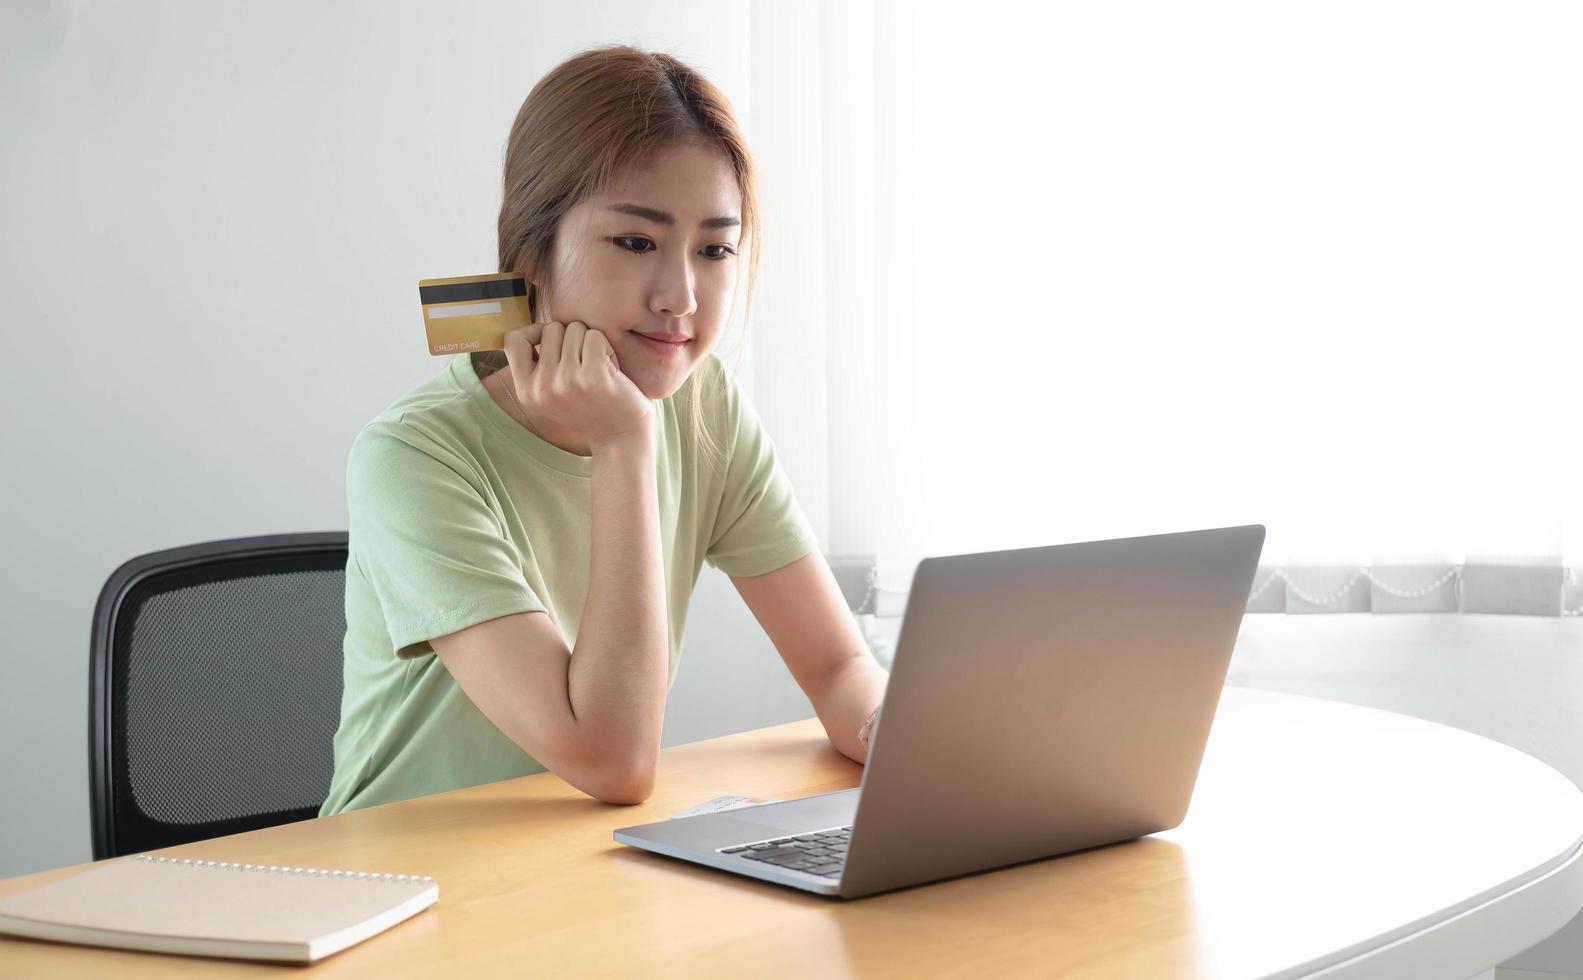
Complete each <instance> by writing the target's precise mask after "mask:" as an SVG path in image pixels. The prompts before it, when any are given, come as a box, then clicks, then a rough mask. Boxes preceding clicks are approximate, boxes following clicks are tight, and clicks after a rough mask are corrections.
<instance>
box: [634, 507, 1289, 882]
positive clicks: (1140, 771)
mask: <svg viewBox="0 0 1583 980" xmlns="http://www.w3.org/2000/svg"><path fill="white" fill-rule="evenodd" d="M1263 547H1264V526H1263V525H1262V524H1252V525H1247V526H1242V527H1227V528H1217V529H1211V530H1203V531H1187V532H1182V533H1178V534H1158V535H1150V536H1146V537H1135V538H1118V539H1114V540H1109V541H1089V542H1081V543H1076V544H1062V545H1053V546H1049V547H1041V548H1019V549H1016V550H1011V551H992V552H984V553H980V554H971V555H951V556H945V557H936V558H925V559H924V560H923V561H922V562H920V563H919V565H918V568H917V570H916V571H915V572H914V573H913V580H912V588H911V591H910V592H909V594H908V597H907V607H906V610H905V613H904V615H903V617H902V624H901V633H900V635H899V636H898V638H897V641H896V654H895V658H894V662H893V664H892V667H891V673H890V681H889V682H888V685H887V687H886V691H885V709H884V711H883V712H881V717H880V720H879V722H878V723H876V725H875V727H874V732H873V735H872V736H871V738H870V741H869V750H868V762H867V765H866V766H865V767H864V769H863V778H862V783H861V784H860V785H859V786H858V787H857V788H856V789H848V790H841V791H839V792H835V793H824V794H821V795H819V796H809V797H804V798H803V799H798V800H790V801H787V802H784V803H767V804H761V805H758V806H752V807H743V808H740V809H736V810H730V811H726V812H721V813H709V814H703V815H699V816H692V817H680V818H676V819H673V820H662V821H660V822H658V823H647V824H641V825H638V826H634V827H623V828H621V829H620V830H617V831H616V832H615V839H616V840H617V841H618V842H620V843H622V844H630V845H632V846H633V847H641V848H644V849H646V850H650V851H654V852H656V853H659V854H664V855H667V856H669V857H673V858H682V859H683V860H687V861H694V862H697V863H698V864H705V865H708V866H709V867H711V868H719V869H720V870H722V871H734V872H736V873H737V874H741V875H748V876H749V877H753V878H761V879H763V880H765V881H772V882H775V883H776V884H779V885H789V886H791V887H793V888H801V889H803V890H805V891H811V892H817V893H818V894H821V895H837V896H840V897H842V898H857V897H859V896H863V895H872V894H874V893H876V892H883V891H889V890H891V889H895V888H904V887H907V886H909V885H918V884H923V883H925V882H932V881H939V880H941V879H943V878H952V877H956V876H958V875H964V874H972V873H974V872H979V871H988V870H990V869H993V868H1001V867H1005V866H1007V865H1011V864H1019V863H1022V862H1025V861H1032V860H1037V859H1040V858H1048V857H1054V856H1056V855H1059V854H1066V853H1069V852H1071V851H1077V850H1082V849H1085V848H1091V847H1099V846H1101V845H1105V844H1113V843H1116V842H1118V841H1126V840H1131V839H1133V838H1136V837H1141V836H1143V835H1144V834H1152V833H1156V832H1158V831H1162V830H1169V829H1171V828H1172V827H1175V826H1177V825H1178V824H1180V823H1181V822H1182V819H1183V818H1184V817H1185V816H1186V815H1187V805H1188V801H1189V800H1190V798H1191V797H1192V794H1193V784H1194V783H1195V782H1196V781H1197V779H1198V767H1199V763H1200V761H1201V760H1202V759H1203V754H1204V744H1205V742H1206V740H1207V739H1208V737H1209V728H1210V723H1211V722H1212V721H1213V720H1214V716H1215V710H1216V707H1217V706H1218V705H1219V703H1220V691H1221V688H1222V687H1223V686H1224V685H1225V681H1226V671H1227V669H1228V667H1229V666H1230V663H1231V652H1232V648H1233V647H1234V646H1235V645H1236V639H1237V631H1238V629H1239V627H1240V625H1241V622H1242V614H1243V612H1244V611H1245V610H1246V608H1247V603H1248V595H1249V592H1250V590H1251V589H1252V586H1253V576H1254V573H1255V572H1256V570H1257V568H1258V561H1259V554H1260V552H1261V551H1262V550H1263Z"/></svg>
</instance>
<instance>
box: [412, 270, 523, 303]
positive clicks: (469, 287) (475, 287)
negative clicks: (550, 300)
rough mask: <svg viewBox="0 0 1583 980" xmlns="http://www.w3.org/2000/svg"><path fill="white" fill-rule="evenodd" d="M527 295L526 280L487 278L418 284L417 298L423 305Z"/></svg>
mask: <svg viewBox="0 0 1583 980" xmlns="http://www.w3.org/2000/svg"><path fill="white" fill-rule="evenodd" d="M526 295H528V284H527V281H526V280H524V279H522V278H520V277H519V278H516V279H488V280H485V281H484V282H453V283H450V284H449V285H445V286H419V287H418V298H419V299H421V300H422V301H423V305H424V306H430V305H432V304H434V303H465V302H469V301H477V300H483V299H505V298H506V297H507V296H526Z"/></svg>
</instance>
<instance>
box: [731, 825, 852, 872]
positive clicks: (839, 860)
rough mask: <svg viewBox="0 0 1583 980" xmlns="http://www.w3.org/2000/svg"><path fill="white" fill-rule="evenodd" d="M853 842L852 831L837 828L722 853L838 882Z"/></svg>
mask: <svg viewBox="0 0 1583 980" xmlns="http://www.w3.org/2000/svg"><path fill="white" fill-rule="evenodd" d="M851 838H852V828H851V827H835V828H833V829H831V830H818V831H815V832H813V833H811V834H798V835H797V836H796V837H776V838H774V839H772V840H762V841H754V842H753V843H751V844H738V845H737V846H735V847H722V848H719V849H718V850H719V852H720V853H721V854H736V855H738V856H740V857H744V858H747V859H748V860H749V861H763V862H764V863H765V864H775V865H779V866H780V867H782V868H791V869H792V870H794V871H806V872H808V873H809V874H811V875H820V876H821V877H825V878H834V877H837V876H838V875H840V874H841V866H842V865H843V864H845V863H846V846H847V842H848V841H850V840H851Z"/></svg>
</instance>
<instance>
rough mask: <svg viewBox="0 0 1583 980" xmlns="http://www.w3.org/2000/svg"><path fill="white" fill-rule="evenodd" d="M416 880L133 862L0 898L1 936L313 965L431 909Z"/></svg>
mask: <svg viewBox="0 0 1583 980" xmlns="http://www.w3.org/2000/svg"><path fill="white" fill-rule="evenodd" d="M439 897H440V886H439V885H438V884H437V883H436V882H435V881H434V879H433V878H430V877H427V876H420V875H394V874H375V873H372V872H365V871H331V870H325V869H318V868H283V867H275V866H273V865H263V864H232V863H228V862H225V861H191V860H184V859H178V858H162V857H152V856H150V855H147V854H139V855H136V856H134V857H127V858H117V859H114V860H110V861H101V862H99V863H97V864H95V865H93V866H92V867H91V868H89V869H88V870H87V871H84V872H82V873H81V874H77V875H73V876H72V877H70V878H66V879H63V880H61V881H53V882H50V883H49V884H47V885H40V886H39V887H37V888H34V889H32V890H30V891H26V892H21V893H18V894H16V895H9V896H6V897H3V898H0V933H9V934H11V935H16V936H27V937H29V938H31V939H49V940H54V941H56V942H66V943H81V944H86V945H90V946H116V947H120V948H123V949H138V950H149V951H152V952H159V953H186V954H189V955H196V956H229V957H236V958H241V959H259V960H285V961H289V962H297V963H311V962H313V961H314V960H317V959H320V958H322V957H325V956H329V955H330V954H331V953H336V952H339V951H341V950H343V949H345V948H347V947H348V946H352V945H354V944H356V943H360V942H362V941H363V940H365V939H367V938H369V937H370V936H374V935H377V934H378V933H381V932H384V931H385V930H386V929H389V928H390V927H391V926H393V925H395V924H396V923H398V922H401V921H403V920H405V919H408V918H411V917H412V916H413V915H416V914H417V913H419V912H421V911H423V910H424V909H426V908H428V907H429V906H430V905H433V904H434V903H435V902H436V901H438V900H439Z"/></svg>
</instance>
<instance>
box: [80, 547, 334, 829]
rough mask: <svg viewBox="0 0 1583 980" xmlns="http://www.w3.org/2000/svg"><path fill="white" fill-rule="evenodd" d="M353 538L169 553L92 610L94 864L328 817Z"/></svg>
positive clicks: (128, 567) (118, 573) (131, 573)
mask: <svg viewBox="0 0 1583 980" xmlns="http://www.w3.org/2000/svg"><path fill="white" fill-rule="evenodd" d="M346 540H347V536H346V532H344V531H321V532H312V533H306V534H280V535H264V536H260V537H251V538H233V539H229V540H225V541H211V542H205V543H202V544H195V545H189V546H186V547H182V548H172V549H169V550H166V551H159V552H155V553H153V554H147V555H142V556H140V557H137V558H134V559H132V560H131V561H128V562H126V563H125V564H124V565H122V566H121V567H120V568H118V569H116V570H115V572H114V574H112V575H111V576H110V578H109V580H108V581H107V582H106V583H105V586H104V589H103V591H102V592H101V593H100V594H99V602H98V605H97V607H96V608H95V610H94V621H93V640H92V650H91V659H90V662H89V671H88V678H89V702H88V764H89V780H90V792H89V795H90V799H91V801H92V814H93V856H94V860H96V861H97V860H100V859H103V858H108V857H118V856H120V855H123V854H135V853H138V852H141V851H147V850H151V849H154V848H159V847H169V846H171V845H173V844H184V843H187V842H188V841H195V840H204V839H206V838H210V837H218V836H221V835H223V834H234V833H239V832H241V831H244V830H255V829H257V828H260V827H270V826H274V825H275V824H282V823H289V822H291V821H293V820H302V819H305V818H308V817H313V816H316V815H317V814H318V811H319V806H320V804H322V803H323V802H324V799H325V796H326V795H327V794H328V793H329V787H330V775H331V772H332V771H333V768H334V759H333V755H332V750H331V745H332V741H333V739H334V737H335V730H336V727H337V726H338V725H339V723H340V711H341V656H342V654H341V642H342V639H343V638H344V636H345V633H346V612H345V598H344V597H345V582H346Z"/></svg>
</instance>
